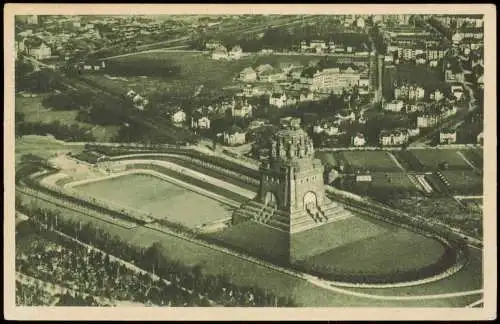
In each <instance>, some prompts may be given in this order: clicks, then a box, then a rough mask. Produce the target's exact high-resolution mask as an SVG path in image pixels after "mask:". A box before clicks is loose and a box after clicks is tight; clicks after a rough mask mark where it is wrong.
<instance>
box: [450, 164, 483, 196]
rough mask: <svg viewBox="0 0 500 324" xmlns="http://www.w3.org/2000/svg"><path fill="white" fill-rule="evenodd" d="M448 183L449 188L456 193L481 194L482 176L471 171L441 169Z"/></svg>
mask: <svg viewBox="0 0 500 324" xmlns="http://www.w3.org/2000/svg"><path fill="white" fill-rule="evenodd" d="M441 173H442V174H443V175H444V177H445V178H446V180H447V181H448V182H449V184H450V190H451V191H452V192H453V193H454V194H457V195H460V194H462V195H482V194H483V178H482V177H481V176H479V175H477V174H476V173H475V172H473V171H468V170H460V171H459V170H457V171H441Z"/></svg>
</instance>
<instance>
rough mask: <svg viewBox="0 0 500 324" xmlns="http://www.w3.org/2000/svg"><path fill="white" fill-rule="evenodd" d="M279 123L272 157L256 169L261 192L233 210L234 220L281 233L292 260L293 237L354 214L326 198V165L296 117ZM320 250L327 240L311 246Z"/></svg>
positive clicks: (272, 147)
mask: <svg viewBox="0 0 500 324" xmlns="http://www.w3.org/2000/svg"><path fill="white" fill-rule="evenodd" d="M280 124H281V125H280V130H279V131H278V132H277V133H276V134H275V135H274V136H273V138H272V139H271V140H270V142H269V152H270V156H269V157H268V159H266V160H265V161H264V162H263V163H262V165H261V167H260V173H261V179H260V188H259V191H258V193H257V195H256V197H255V198H254V199H253V200H250V201H248V202H246V203H244V204H243V205H242V206H241V207H240V208H239V209H237V210H236V211H235V212H234V213H233V218H232V223H233V225H236V224H240V223H243V222H249V221H251V222H255V223H258V224H260V225H261V226H265V227H268V228H271V229H273V230H274V231H275V234H276V235H283V233H285V234H286V236H287V244H286V245H288V246H287V247H286V248H287V251H288V254H289V255H288V256H287V259H288V260H289V261H290V260H293V259H295V257H294V255H295V253H294V252H295V251H294V250H295V248H294V243H293V238H294V236H296V235H297V234H299V233H302V232H305V231H311V230H313V229H314V228H318V227H321V226H324V225H326V224H330V223H332V222H335V221H337V220H340V219H345V218H347V217H350V216H351V215H352V214H351V213H349V212H347V211H346V210H345V209H344V208H343V207H342V206H341V205H340V204H338V203H336V202H333V201H331V200H329V199H328V198H327V197H326V195H325V191H324V180H323V173H324V167H323V165H322V163H321V161H320V160H319V159H316V158H315V157H314V148H313V144H312V140H311V138H309V136H308V135H307V133H306V132H305V131H304V130H303V129H301V127H300V119H299V118H291V117H287V118H282V119H281V120H280ZM277 232H280V234H278V233H277ZM311 233H312V232H311ZM271 235H274V234H271ZM318 239H319V240H321V239H320V238H318ZM320 245H321V244H320ZM323 249H325V250H326V249H328V244H325V246H319V247H316V248H314V249H313V250H314V252H319V250H323ZM311 252H312V251H311Z"/></svg>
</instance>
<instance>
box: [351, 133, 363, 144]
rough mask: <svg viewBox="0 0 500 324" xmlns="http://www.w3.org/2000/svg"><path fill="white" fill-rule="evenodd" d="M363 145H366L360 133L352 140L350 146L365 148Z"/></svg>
mask: <svg viewBox="0 0 500 324" xmlns="http://www.w3.org/2000/svg"><path fill="white" fill-rule="evenodd" d="M365 144H366V139H365V136H364V135H363V134H362V133H358V134H357V135H356V136H354V137H353V139H352V145H354V146H365Z"/></svg>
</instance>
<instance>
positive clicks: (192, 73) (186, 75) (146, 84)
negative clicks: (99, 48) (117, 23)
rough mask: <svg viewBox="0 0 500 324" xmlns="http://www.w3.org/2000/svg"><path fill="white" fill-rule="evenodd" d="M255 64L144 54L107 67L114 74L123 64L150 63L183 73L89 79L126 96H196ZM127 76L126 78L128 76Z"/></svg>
mask: <svg viewBox="0 0 500 324" xmlns="http://www.w3.org/2000/svg"><path fill="white" fill-rule="evenodd" d="M252 60H253V59H252V58H243V59H240V60H237V61H231V62H224V61H217V60H212V59H210V58H209V57H208V56H207V55H206V54H203V53H189V52H153V53H142V54H137V55H130V56H125V57H119V58H114V59H110V60H109V61H108V62H107V63H108V64H109V65H113V66H114V68H113V69H114V70H117V66H118V67H119V66H120V64H126V65H127V66H128V64H133V63H135V64H136V65H139V66H140V64H144V63H147V64H149V65H153V66H154V65H157V66H158V69H159V70H161V69H165V67H166V66H169V64H170V65H172V64H173V65H175V66H179V67H180V72H179V73H177V74H175V75H173V76H166V75H165V76H155V77H153V76H148V75H144V77H142V76H140V75H139V76H133V77H129V76H127V77H126V80H127V81H124V80H120V79H115V80H111V79H109V78H106V77H105V76H101V75H97V76H95V77H94V76H88V77H90V78H93V79H96V80H95V81H97V82H102V83H103V85H111V84H116V86H115V87H116V88H121V91H122V92H123V91H126V90H127V89H129V88H130V89H134V90H135V91H136V92H139V93H141V94H145V95H148V94H151V93H154V92H169V93H172V94H173V95H179V96H186V95H189V96H192V95H193V94H194V92H195V90H196V89H197V88H198V87H199V86H200V85H204V86H205V87H208V88H212V89H220V88H222V87H224V86H226V85H229V84H230V83H231V82H232V80H233V78H234V77H235V76H237V75H238V74H239V72H240V71H241V70H243V69H244V68H245V67H247V66H250V65H252ZM125 72H126V71H124V73H123V75H126V73H125ZM116 74H119V73H116Z"/></svg>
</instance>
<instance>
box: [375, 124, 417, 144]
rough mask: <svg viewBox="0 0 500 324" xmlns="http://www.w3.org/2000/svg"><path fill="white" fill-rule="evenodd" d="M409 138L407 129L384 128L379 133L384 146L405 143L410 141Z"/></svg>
mask: <svg viewBox="0 0 500 324" xmlns="http://www.w3.org/2000/svg"><path fill="white" fill-rule="evenodd" d="M409 138H410V136H409V134H408V130H406V129H399V128H398V129H394V130H392V131H387V130H382V131H381V132H380V135H379V142H380V145H382V146H395V145H404V144H406V143H408V140H409Z"/></svg>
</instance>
